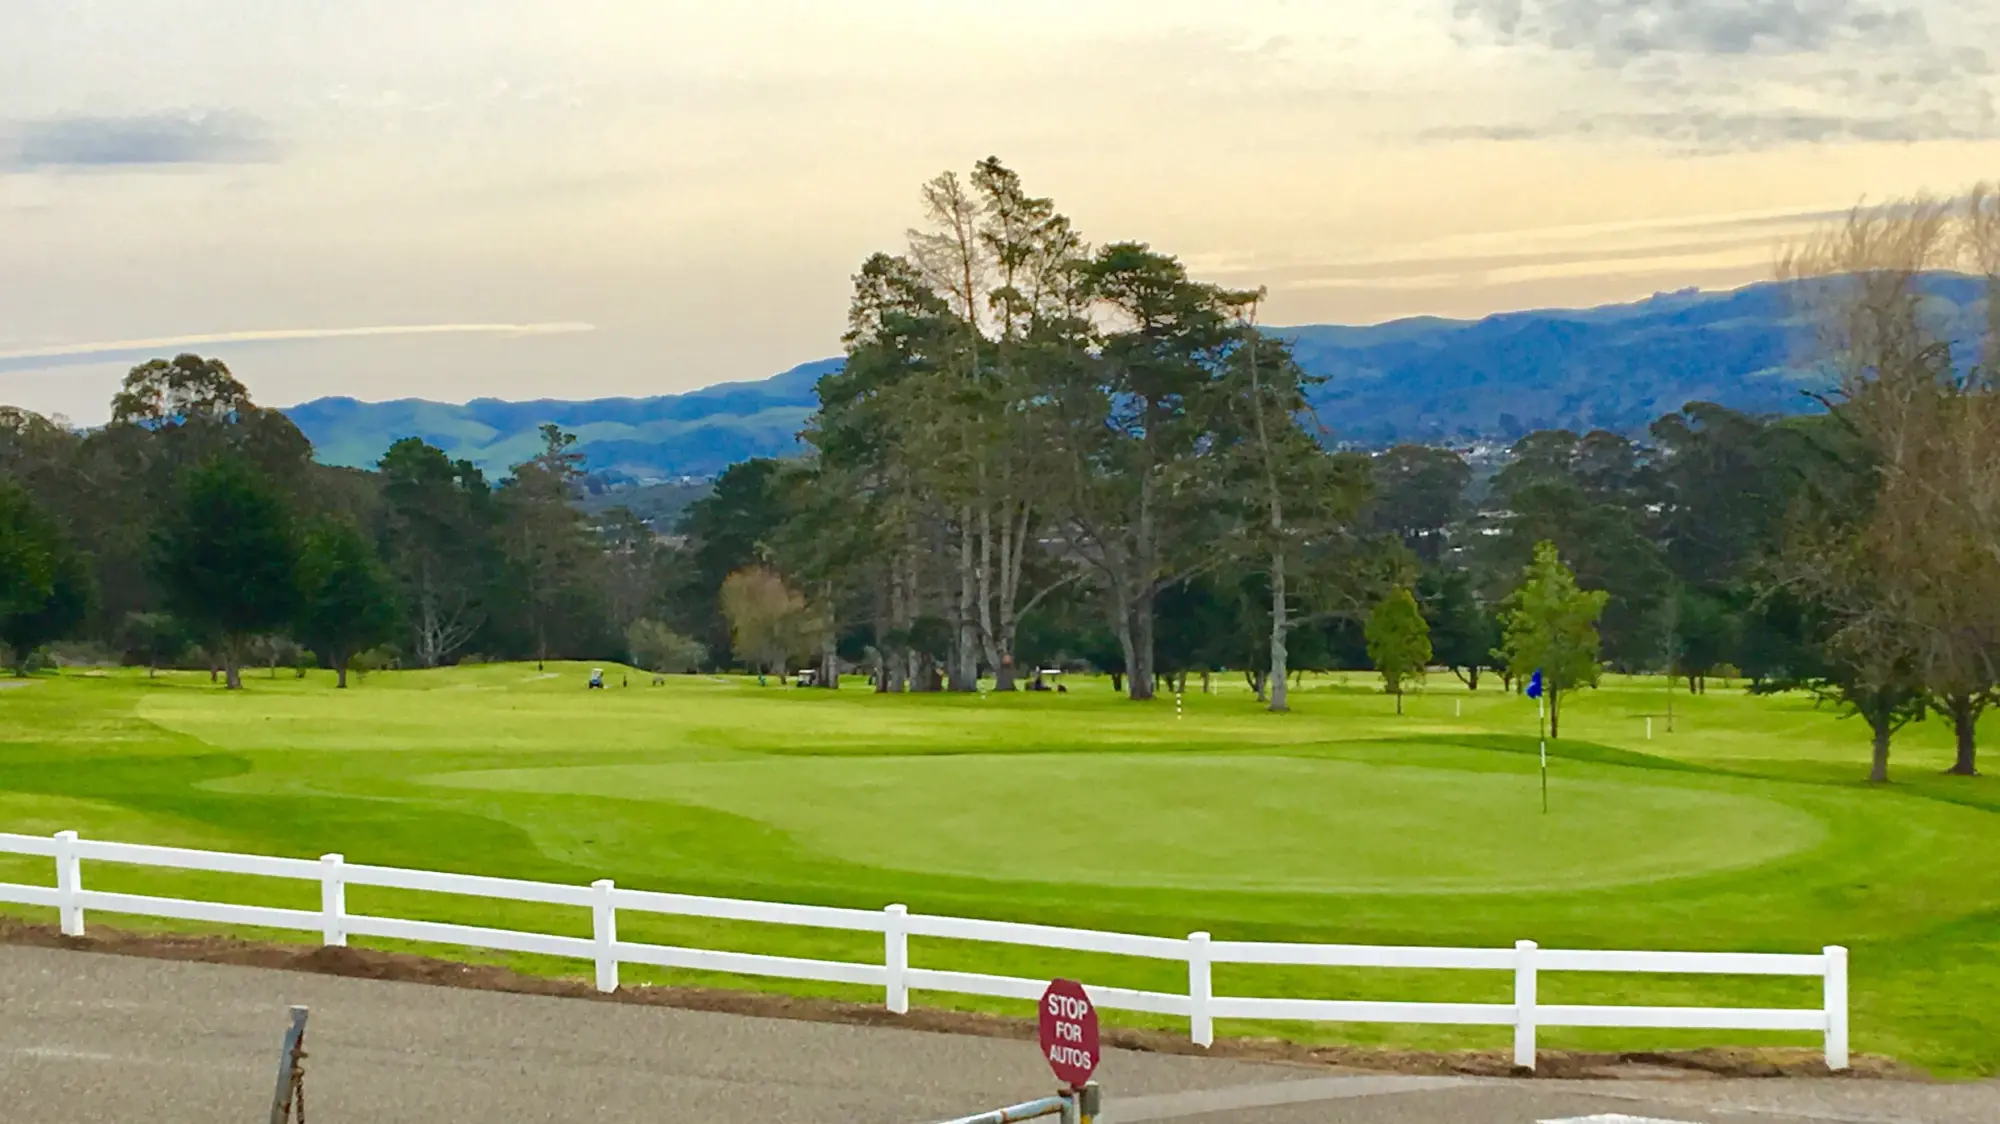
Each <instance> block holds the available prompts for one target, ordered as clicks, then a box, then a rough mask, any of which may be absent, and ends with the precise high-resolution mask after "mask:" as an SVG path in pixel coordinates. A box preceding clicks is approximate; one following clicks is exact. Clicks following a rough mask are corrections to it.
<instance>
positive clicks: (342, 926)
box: [319, 855, 347, 948]
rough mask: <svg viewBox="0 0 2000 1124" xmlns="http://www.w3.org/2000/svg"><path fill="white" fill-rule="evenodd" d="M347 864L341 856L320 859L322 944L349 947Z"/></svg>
mask: <svg viewBox="0 0 2000 1124" xmlns="http://www.w3.org/2000/svg"><path fill="white" fill-rule="evenodd" d="M346 862H347V860H346V858H345V857H343V856H341V855H321V856H320V857H319V911H320V923H319V925H320V943H321V944H325V945H331V946H333V947H334V948H345V947H346V946H347V872H346V871H344V870H342V869H341V867H342V865H343V864H345V863H346Z"/></svg>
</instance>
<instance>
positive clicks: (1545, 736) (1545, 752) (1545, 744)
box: [1535, 699, 1549, 815]
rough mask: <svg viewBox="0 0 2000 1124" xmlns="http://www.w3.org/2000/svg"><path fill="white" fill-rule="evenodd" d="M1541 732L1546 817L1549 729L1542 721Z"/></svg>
mask: <svg viewBox="0 0 2000 1124" xmlns="http://www.w3.org/2000/svg"><path fill="white" fill-rule="evenodd" d="M1535 701H1536V702H1540V701H1541V700H1540V699H1536V700H1535ZM1541 730H1542V814H1543V815H1548V813H1549V729H1548V724H1547V722H1546V721H1544V722H1543V723H1542V724H1541Z"/></svg>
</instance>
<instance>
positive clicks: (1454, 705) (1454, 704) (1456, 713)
mask: <svg viewBox="0 0 2000 1124" xmlns="http://www.w3.org/2000/svg"><path fill="white" fill-rule="evenodd" d="M1459 706H1460V700H1458V699H1453V700H1451V716H1452V717H1453V718H1463V717H1465V712H1464V711H1462V710H1460V709H1459Z"/></svg>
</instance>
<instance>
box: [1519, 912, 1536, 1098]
mask: <svg viewBox="0 0 2000 1124" xmlns="http://www.w3.org/2000/svg"><path fill="white" fill-rule="evenodd" d="M1535 992H1536V971H1535V942H1533V941H1515V942H1514V1065H1515V1066H1516V1067H1517V1068H1525V1069H1533V1068H1535V1003H1536V1000H1535Z"/></svg>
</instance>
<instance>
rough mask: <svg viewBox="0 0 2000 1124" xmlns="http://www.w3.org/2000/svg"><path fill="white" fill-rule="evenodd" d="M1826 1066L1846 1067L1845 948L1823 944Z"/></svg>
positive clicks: (1834, 1067) (1836, 1068) (1840, 1068)
mask: <svg viewBox="0 0 2000 1124" xmlns="http://www.w3.org/2000/svg"><path fill="white" fill-rule="evenodd" d="M1825 951H1826V969H1825V970H1826V1068H1828V1069H1832V1070H1842V1069H1846V1068H1847V949H1846V948H1844V947H1842V946H1840V945H1837V944H1835V945H1828V946H1827V947H1826V950H1825Z"/></svg>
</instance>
